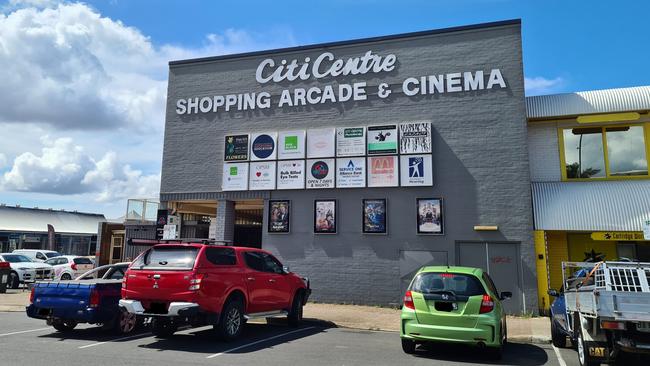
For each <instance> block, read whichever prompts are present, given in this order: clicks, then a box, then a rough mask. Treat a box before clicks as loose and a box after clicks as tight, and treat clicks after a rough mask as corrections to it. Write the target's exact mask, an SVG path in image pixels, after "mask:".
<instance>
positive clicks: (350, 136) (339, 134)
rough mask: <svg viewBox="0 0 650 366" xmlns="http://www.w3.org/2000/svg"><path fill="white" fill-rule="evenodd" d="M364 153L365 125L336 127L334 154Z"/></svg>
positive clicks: (359, 154) (358, 154)
mask: <svg viewBox="0 0 650 366" xmlns="http://www.w3.org/2000/svg"><path fill="white" fill-rule="evenodd" d="M365 154H366V128H365V127H339V128H337V129H336V156H362V155H365Z"/></svg>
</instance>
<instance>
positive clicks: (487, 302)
mask: <svg viewBox="0 0 650 366" xmlns="http://www.w3.org/2000/svg"><path fill="white" fill-rule="evenodd" d="M492 310H494V300H492V298H491V297H490V295H483V300H481V309H480V310H479V311H478V312H479V314H484V313H489V312H490V311H492Z"/></svg>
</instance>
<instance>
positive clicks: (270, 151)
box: [251, 133, 277, 160]
mask: <svg viewBox="0 0 650 366" xmlns="http://www.w3.org/2000/svg"><path fill="white" fill-rule="evenodd" d="M276 137H277V134H276V133H257V134H253V135H251V140H252V141H253V143H252V144H251V154H252V155H251V160H273V159H275V157H276V155H277V150H276V146H275V139H276Z"/></svg>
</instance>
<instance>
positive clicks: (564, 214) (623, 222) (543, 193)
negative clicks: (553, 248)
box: [532, 180, 650, 231]
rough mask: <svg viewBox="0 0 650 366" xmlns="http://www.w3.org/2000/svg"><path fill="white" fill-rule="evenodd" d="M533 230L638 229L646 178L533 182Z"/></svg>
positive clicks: (649, 203) (647, 191) (644, 215)
mask: <svg viewBox="0 0 650 366" xmlns="http://www.w3.org/2000/svg"><path fill="white" fill-rule="evenodd" d="M532 190H533V211H534V212H533V213H534V220H535V229H536V230H566V231H642V230H643V222H644V221H645V220H650V181H649V180H630V181H606V182H537V183H536V182H534V183H533V184H532Z"/></svg>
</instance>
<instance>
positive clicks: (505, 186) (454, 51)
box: [161, 24, 537, 309]
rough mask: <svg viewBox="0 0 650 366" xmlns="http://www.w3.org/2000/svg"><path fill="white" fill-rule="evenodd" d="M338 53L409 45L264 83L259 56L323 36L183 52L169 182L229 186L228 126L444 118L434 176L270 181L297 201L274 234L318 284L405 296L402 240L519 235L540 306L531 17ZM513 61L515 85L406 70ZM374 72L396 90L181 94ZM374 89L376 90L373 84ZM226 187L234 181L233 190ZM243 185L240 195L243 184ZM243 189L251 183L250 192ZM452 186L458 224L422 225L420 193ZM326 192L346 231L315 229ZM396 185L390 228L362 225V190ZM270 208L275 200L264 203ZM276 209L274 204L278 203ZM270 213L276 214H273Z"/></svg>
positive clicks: (376, 296)
mask: <svg viewBox="0 0 650 366" xmlns="http://www.w3.org/2000/svg"><path fill="white" fill-rule="evenodd" d="M327 50H329V51H332V52H334V53H335V55H336V56H337V57H342V58H346V57H353V56H359V55H362V54H364V53H365V52H366V51H368V50H372V51H373V52H374V53H378V54H381V55H386V54H388V53H394V54H395V55H396V56H397V59H398V66H397V68H396V70H394V71H393V72H390V73H387V74H386V73H384V74H379V75H370V76H369V75H366V76H363V77H359V78H355V79H353V78H351V77H339V78H336V80H320V81H315V80H313V79H310V80H307V81H304V82H291V83H287V82H282V83H279V84H270V85H269V84H267V85H264V86H260V85H259V84H258V83H257V82H256V80H255V77H254V75H255V69H256V67H257V65H258V64H259V62H260V61H261V60H263V59H264V58H266V57H273V58H274V59H275V60H276V61H278V60H280V59H282V58H287V59H293V58H298V59H303V58H304V57H305V56H310V57H312V59H314V57H315V56H317V55H318V54H320V53H321V52H323V51H324V48H314V49H303V50H297V51H292V52H285V53H283V54H274V55H271V56H264V55H256V56H255V55H254V56H246V57H238V58H233V59H223V60H218V61H208V62H196V63H192V64H186V65H178V66H172V67H171V68H170V74H169V88H168V102H167V103H168V104H167V114H166V129H165V144H164V155H163V170H162V183H161V196H172V195H171V193H178V192H219V191H220V186H221V171H222V164H223V149H224V146H223V141H224V138H223V136H224V135H225V134H226V133H237V132H241V133H250V132H256V131H259V132H264V131H279V130H283V129H307V128H314V127H322V126H356V125H369V124H381V123H396V122H397V123H398V122H404V121H409V120H429V121H431V122H432V125H433V130H434V132H433V167H434V186H433V187H428V188H422V187H409V188H385V189H382V188H366V189H347V190H344V189H330V190H295V191H274V192H270V198H272V199H290V200H291V201H292V206H293V207H292V222H291V225H292V227H291V233H290V234H284V235H279V234H268V233H266V222H265V223H264V234H263V247H264V248H266V249H269V250H271V251H273V252H274V253H276V254H277V255H278V256H279V257H280V258H281V259H282V260H283V261H285V262H286V263H287V264H288V265H290V266H291V267H292V269H293V270H295V271H296V272H298V273H300V274H303V275H306V276H309V277H310V278H311V280H312V285H313V288H314V294H313V296H314V297H313V298H314V299H318V300H321V301H331V302H356V303H368V304H389V303H397V302H399V300H400V297H401V295H402V294H401V293H400V287H399V284H400V278H399V277H400V273H399V251H400V250H431V251H445V252H447V253H448V258H449V262H450V263H451V264H455V263H457V258H456V250H455V247H456V243H457V242H459V241H493V242H515V243H520V244H519V245H520V249H521V250H520V252H521V253H522V258H521V262H520V265H521V269H522V271H521V272H522V276H521V277H522V278H521V281H520V282H521V283H522V288H521V295H522V296H524V297H525V302H526V304H527V308H528V309H533V308H536V306H537V294H536V279H535V262H534V259H535V257H534V246H533V238H532V208H531V194H530V167H529V162H528V139H527V137H528V135H527V125H526V118H525V105H524V88H523V67H522V58H521V34H520V26H519V24H512V25H505V26H498V27H489V28H483V29H475V30H466V31H459V32H452V33H443V34H434V35H425V36H417V37H410V38H401V39H391V40H384V41H380V42H372V43H359V44H355V45H344V46H332V47H328V48H327ZM492 68H500V69H501V72H502V73H503V76H504V77H505V79H506V82H507V84H508V87H507V88H506V89H500V88H496V89H492V90H483V91H474V92H462V93H447V94H438V95H429V96H420V97H411V98H407V97H405V96H404V95H403V94H402V92H401V83H402V81H403V80H404V79H406V78H407V77H418V76H424V75H430V74H443V73H451V72H463V71H475V70H485V71H487V72H489V70H490V69H492ZM359 80H363V81H366V82H367V83H368V85H369V86H372V85H377V84H378V83H379V82H387V83H389V84H391V85H392V86H393V95H392V96H391V97H390V98H389V99H387V100H380V99H378V98H376V97H373V96H371V97H370V98H369V99H368V100H367V101H364V102H348V103H336V104H329V103H328V104H324V105H319V106H309V107H296V108H284V109H278V108H272V109H268V110H257V111H252V112H251V111H249V112H233V113H224V112H219V113H210V114H198V115H190V116H187V115H183V116H179V115H176V113H175V103H176V100H177V99H179V98H188V97H196V96H199V97H200V96H213V95H221V94H229V93H240V92H253V91H258V92H259V91H262V90H266V91H269V92H271V94H272V95H274V96H275V99H274V103H277V96H278V95H279V93H280V91H281V89H285V88H288V89H293V88H295V87H309V86H313V85H321V86H322V85H323V84H326V83H330V84H337V83H352V82H354V81H359ZM368 90H369V91H371V92H372V91H373V89H372V88H371V87H369V88H368ZM224 195H225V196H226V197H225V198H226V199H227V197H228V195H229V193H227V192H224ZM233 196H235V195H234V194H233ZM237 197H241V195H239V196H237ZM418 197H442V198H443V199H444V215H445V235H444V236H422V235H417V234H416V227H415V226H416V224H415V199H416V198H418ZM317 198H335V199H337V200H338V202H339V207H338V209H339V215H338V221H339V233H338V234H336V235H314V234H313V233H312V227H313V204H314V202H313V201H314V199H317ZM363 198H387V199H388V222H389V224H388V226H389V227H388V230H389V232H388V235H363V234H361V200H362V199H363ZM265 209H266V208H265ZM265 216H266V215H265ZM265 221H266V217H265ZM474 225H498V227H499V231H498V232H476V231H474V230H473V227H474Z"/></svg>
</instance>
